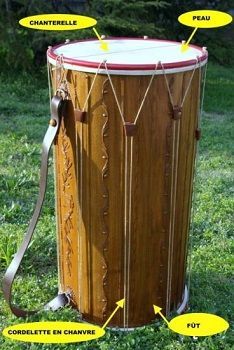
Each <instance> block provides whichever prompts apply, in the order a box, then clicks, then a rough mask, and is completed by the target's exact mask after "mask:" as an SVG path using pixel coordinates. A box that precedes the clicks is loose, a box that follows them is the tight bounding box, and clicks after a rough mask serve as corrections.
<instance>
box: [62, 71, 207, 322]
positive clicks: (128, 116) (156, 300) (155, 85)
mask: <svg viewBox="0 0 234 350" xmlns="http://www.w3.org/2000/svg"><path fill="white" fill-rule="evenodd" d="M192 73H193V71H192V70H190V71H187V72H180V73H173V74H168V75H167V78H168V81H169V86H170V90H171V92H172V96H173V100H174V103H175V104H178V105H179V104H180V103H181V100H182V97H183V96H184V94H185V91H186V89H187V87H188V84H189V80H190V77H191V74H192ZM65 75H66V79H67V82H68V89H69V93H70V96H71V101H70V103H69V107H68V109H67V110H66V111H65V112H64V115H63V117H62V121H61V126H60V130H59V134H58V136H57V140H56V144H55V174H56V197H57V226H58V256H59V278H60V290H61V291H62V292H70V293H71V298H72V302H73V305H74V306H75V307H76V308H77V309H78V310H79V311H80V313H81V314H82V316H83V318H84V320H87V321H90V322H93V323H97V324H99V325H102V324H103V323H104V322H105V321H106V320H107V318H108V317H109V316H110V314H111V313H112V311H113V310H114V309H115V307H116V304H115V303H116V301H118V300H120V299H122V298H124V296H125V294H126V273H127V272H126V270H127V271H129V290H128V291H127V292H128V294H127V299H126V303H125V308H126V309H125V312H128V316H126V314H125V316H124V310H122V309H121V310H122V311H118V312H117V313H116V315H115V316H114V318H113V319H112V320H111V322H110V326H118V327H123V325H124V317H125V318H126V317H128V326H129V327H135V326H141V325H145V324H147V323H150V322H151V321H152V320H153V319H154V318H155V315H154V312H153V304H156V305H158V306H160V307H162V308H163V311H162V312H163V313H167V314H168V312H169V311H171V310H174V309H176V308H177V307H178V306H179V305H180V303H181V301H182V299H183V293H184V287H185V270H186V255H187V240H188V231H189V219H190V209H191V197H192V182H193V172H194V159H195V150H196V142H197V141H196V137H195V134H196V129H197V124H198V113H199V111H198V109H199V100H200V98H199V97H200V79H199V68H197V69H196V70H195V73H194V76H193V79H192V83H191V86H190V88H189V90H188V94H187V97H186V99H185V102H184V105H183V109H182V115H181V118H179V119H177V120H175V119H173V113H172V106H171V103H170V99H169V94H168V90H167V86H166V83H165V77H164V76H163V74H161V75H157V76H155V77H154V80H153V82H152V85H151V88H150V90H149V92H148V95H147V97H146V100H145V103H144V105H143V108H142V111H141V113H140V116H139V119H138V121H137V130H136V134H135V136H133V137H127V138H126V136H125V133H124V129H123V123H122V120H121V116H120V113H119V110H118V108H117V104H116V101H115V98H114V94H113V91H112V88H111V85H110V82H109V80H108V77H107V75H105V74H98V75H97V77H96V81H95V85H94V87H93V89H92V92H91V95H90V98H89V100H88V105H87V116H86V120H85V122H84V123H83V122H79V121H76V118H75V113H74V110H75V109H78V110H81V109H82V108H83V106H84V103H85V100H86V98H87V95H88V92H89V89H90V87H91V82H92V80H93V78H94V74H93V73H85V72H79V71H72V70H66V71H65ZM150 78H151V77H150V76H120V75H113V76H112V77H111V79H112V82H113V85H114V88H115V90H116V94H117V96H118V99H119V102H120V106H121V109H122V111H123V115H124V117H125V121H128V122H133V120H134V118H135V116H136V113H137V111H138V109H139V106H140V104H141V101H142V99H143V96H144V94H145V91H146V89H147V87H148V84H149V81H150ZM131 140H132V141H131ZM126 142H128V147H127V154H128V155H127V157H128V165H127V169H125V157H126V152H125V148H126V147H125V146H126ZM131 142H132V144H133V146H132V147H133V162H132V184H131V215H128V216H127V217H126V207H127V212H129V205H130V204H129V203H130V202H129V199H130V195H129V194H130V189H129V181H128V184H127V193H126V186H125V185H126V184H125V177H126V176H125V171H127V177H128V178H129V176H130V171H131V170H130V165H129V160H130V150H131ZM126 203H127V204H126ZM125 206H126V207H125ZM126 219H127V222H126V223H125V221H126ZM126 227H127V233H126ZM129 227H130V232H131V237H130V238H129V231H128V229H129ZM126 235H127V236H126ZM129 242H130V255H129ZM126 252H127V257H126ZM128 261H130V264H128ZM126 264H127V266H126ZM168 303H169V305H168ZM126 310H127V311H126Z"/></svg>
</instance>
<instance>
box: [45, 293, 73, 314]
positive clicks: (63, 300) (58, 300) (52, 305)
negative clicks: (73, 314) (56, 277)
mask: <svg viewBox="0 0 234 350" xmlns="http://www.w3.org/2000/svg"><path fill="white" fill-rule="evenodd" d="M67 304H69V298H68V297H67V296H66V294H65V293H59V294H58V295H57V296H56V297H55V298H54V299H52V300H51V301H50V302H49V303H47V304H46V305H45V306H44V309H45V310H52V311H56V310H58V309H60V308H61V307H63V306H66V305H67Z"/></svg>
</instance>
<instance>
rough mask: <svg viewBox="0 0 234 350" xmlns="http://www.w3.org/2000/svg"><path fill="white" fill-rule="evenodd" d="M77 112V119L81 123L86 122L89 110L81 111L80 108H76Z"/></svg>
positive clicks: (75, 111)
mask: <svg viewBox="0 0 234 350" xmlns="http://www.w3.org/2000/svg"><path fill="white" fill-rule="evenodd" d="M74 113H75V120H76V121H77V122H80V123H86V121H87V120H86V117H87V112H86V111H80V110H79V109H75V110H74Z"/></svg>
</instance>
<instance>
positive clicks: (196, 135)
mask: <svg viewBox="0 0 234 350" xmlns="http://www.w3.org/2000/svg"><path fill="white" fill-rule="evenodd" d="M195 138H196V140H197V141H199V140H200V138H201V129H198V128H197V129H196V130H195Z"/></svg>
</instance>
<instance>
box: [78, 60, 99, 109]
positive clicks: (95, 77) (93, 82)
mask: <svg viewBox="0 0 234 350" xmlns="http://www.w3.org/2000/svg"><path fill="white" fill-rule="evenodd" d="M103 63H104V61H101V62H100V63H99V65H98V69H97V71H96V73H95V75H94V78H93V81H92V84H91V86H90V89H89V91H88V94H87V97H86V99H85V103H84V106H83V108H82V111H85V108H86V107H87V104H88V101H89V97H90V95H91V93H92V90H93V87H94V84H95V81H96V79H97V76H98V73H99V71H100V68H101V65H102V64H103Z"/></svg>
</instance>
